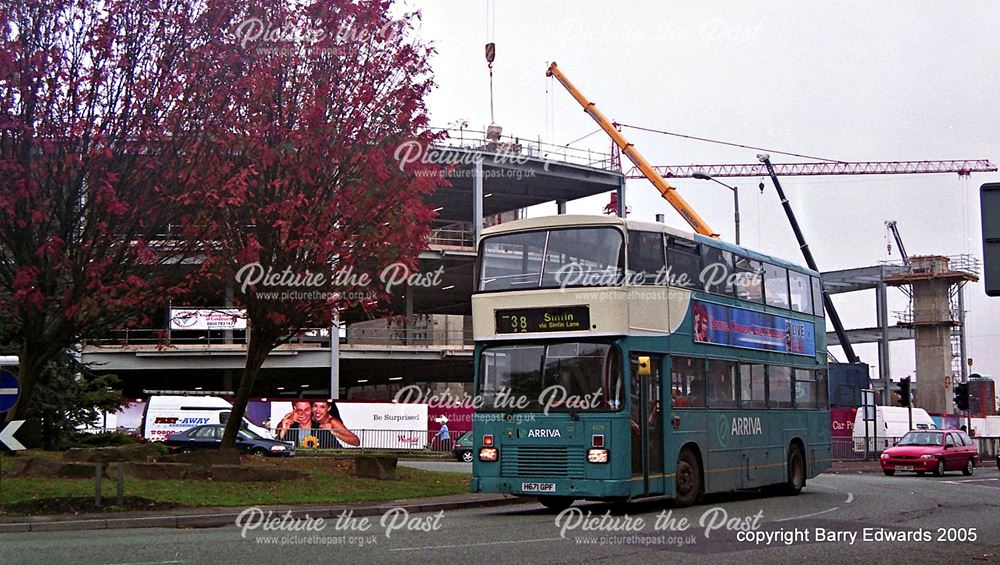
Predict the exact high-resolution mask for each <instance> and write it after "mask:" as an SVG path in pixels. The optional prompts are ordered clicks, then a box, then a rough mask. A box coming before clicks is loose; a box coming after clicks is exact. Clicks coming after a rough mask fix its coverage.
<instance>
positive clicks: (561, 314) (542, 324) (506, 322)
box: [496, 306, 590, 334]
mask: <svg viewBox="0 0 1000 565" xmlns="http://www.w3.org/2000/svg"><path fill="white" fill-rule="evenodd" d="M496 324H497V333H498V334H516V333H528V332H572V331H584V330H587V329H589V328H590V308H589V307H587V306H560V307H553V308H512V309H508V310H497V311H496Z"/></svg>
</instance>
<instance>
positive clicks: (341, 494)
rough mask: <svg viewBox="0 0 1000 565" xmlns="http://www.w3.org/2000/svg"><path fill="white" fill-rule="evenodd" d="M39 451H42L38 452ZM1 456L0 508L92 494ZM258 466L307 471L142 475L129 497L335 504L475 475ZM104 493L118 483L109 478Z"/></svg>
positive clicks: (76, 482)
mask: <svg viewBox="0 0 1000 565" xmlns="http://www.w3.org/2000/svg"><path fill="white" fill-rule="evenodd" d="M35 455H39V454H38V453H35ZM7 459H8V458H6V457H0V512H4V508H5V507H8V506H10V505H14V504H18V503H24V502H29V501H38V500H42V499H52V498H70V497H93V495H94V481H93V480H92V479H49V478H36V477H30V478H15V477H10V476H6V475H4V474H3V469H4V468H5V467H6V466H7V465H9V463H8V462H7V461H5V460H7ZM250 464H253V465H276V466H281V467H285V468H292V469H296V470H299V471H302V472H304V473H305V475H306V476H305V478H303V479H299V480H293V481H283V482H252V483H234V482H223V481H207V480H187V481H177V480H162V481H156V480H139V479H133V478H128V477H126V479H125V496H126V497H140V498H145V499H149V500H152V501H157V502H163V503H172V504H178V505H184V506H255V505H263V504H311V503H315V504H330V503H334V504H335V503H351V502H374V501H386V500H396V499H401V498H422V497H427V496H443V495H452V494H464V493H467V492H469V478H470V476H469V475H467V474H463V473H437V472H430V471H421V470H418V469H410V468H406V467H397V476H398V477H399V480H396V481H379V480H375V479H360V478H357V477H354V476H353V464H352V463H351V462H350V461H349V460H345V459H334V458H329V457H326V458H323V457H302V458H299V457H295V458H293V459H266V460H262V461H253V462H251V463H250ZM103 490H104V495H105V497H107V496H109V495H110V496H112V497H113V496H114V492H115V483H114V481H109V480H107V479H105V481H104V483H103Z"/></svg>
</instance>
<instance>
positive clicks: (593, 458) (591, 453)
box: [587, 448, 608, 463]
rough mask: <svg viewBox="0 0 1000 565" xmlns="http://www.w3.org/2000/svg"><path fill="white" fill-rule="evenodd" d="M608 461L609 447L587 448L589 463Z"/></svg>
mask: <svg viewBox="0 0 1000 565" xmlns="http://www.w3.org/2000/svg"><path fill="white" fill-rule="evenodd" d="M607 462H608V450H607V449H596V448H595V449H588V450H587V463H607Z"/></svg>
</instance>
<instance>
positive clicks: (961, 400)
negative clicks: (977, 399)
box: [955, 383, 969, 412]
mask: <svg viewBox="0 0 1000 565" xmlns="http://www.w3.org/2000/svg"><path fill="white" fill-rule="evenodd" d="M955 408H956V409H957V410H962V411H963V412H964V411H966V410H968V409H969V383H958V385H956V386H955Z"/></svg>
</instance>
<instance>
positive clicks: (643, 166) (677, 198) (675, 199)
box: [545, 62, 719, 237]
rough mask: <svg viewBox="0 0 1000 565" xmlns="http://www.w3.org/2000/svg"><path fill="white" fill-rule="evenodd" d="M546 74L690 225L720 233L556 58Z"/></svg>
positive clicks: (713, 234)
mask: <svg viewBox="0 0 1000 565" xmlns="http://www.w3.org/2000/svg"><path fill="white" fill-rule="evenodd" d="M545 76H550V77H555V79H556V80H558V81H559V83H560V84H562V85H563V86H564V87H565V88H566V90H568V91H569V93H570V94H571V95H572V96H573V98H575V99H576V101H577V102H579V103H580V105H581V106H583V111H584V112H586V113H587V114H588V115H589V116H590V117H591V118H594V121H595V122H597V125H599V126H601V129H603V130H604V131H605V133H607V134H608V135H609V136H610V137H611V139H612V140H613V141H614V142H615V145H617V146H618V148H619V149H620V150H621V152H622V153H624V154H625V156H627V157H628V158H629V160H630V161H632V163H633V164H634V165H635V166H636V168H637V169H639V171H640V172H642V174H643V176H645V177H646V178H647V179H649V182H651V183H653V186H655V187H656V189H657V190H659V191H660V195H661V196H663V198H664V199H666V201H667V202H669V203H670V205H671V206H673V207H674V209H675V210H677V212H678V213H679V214H680V215H681V217H682V218H684V220H685V221H687V223H688V224H690V225H691V227H692V228H693V229H694V231H696V232H698V233H700V234H701V235H707V236H709V237H719V234H718V233H716V232H715V231H713V230H712V228H710V227H709V226H708V224H707V223H705V220H703V219H702V218H701V216H699V215H698V213H697V212H695V211H694V208H692V207H691V206H690V205H689V204H688V203H687V201H685V200H684V199H683V198H681V195H680V194H678V193H677V189H676V188H675V187H673V186H670V183H668V182H667V181H666V179H664V178H663V177H662V176H660V174H659V173H657V172H656V169H654V168H653V166H652V165H650V164H649V161H647V160H646V159H645V157H643V156H642V155H641V154H639V152H638V151H637V150H636V148H635V146H634V145H632V144H631V143H629V141H628V140H627V139H625V136H623V135H622V134H621V132H620V131H618V130H617V129H615V127H614V125H613V124H612V123H611V122H610V121H609V120H608V119H607V118H606V117H604V114H602V113H601V111H600V110H598V109H597V105H596V104H594V103H593V102H591V101H589V100H587V97H586V96H584V95H583V93H582V92H580V91H579V90H578V89H577V88H576V87H575V86H573V83H572V82H570V81H569V79H568V78H566V75H564V74H562V72H561V71H560V70H559V67H557V66H556V64H555V63H554V62H553V63H552V64H550V65H549V70H548V71H547V72H546V73H545Z"/></svg>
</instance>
